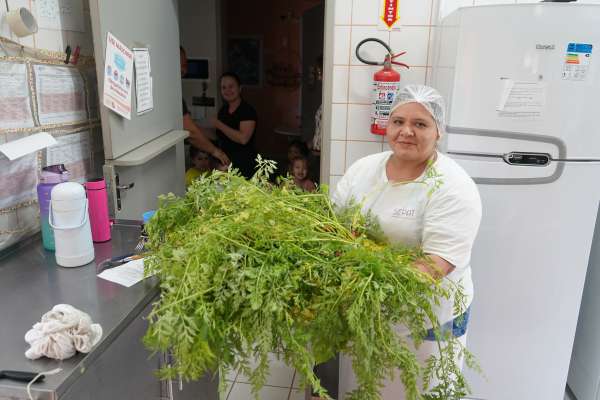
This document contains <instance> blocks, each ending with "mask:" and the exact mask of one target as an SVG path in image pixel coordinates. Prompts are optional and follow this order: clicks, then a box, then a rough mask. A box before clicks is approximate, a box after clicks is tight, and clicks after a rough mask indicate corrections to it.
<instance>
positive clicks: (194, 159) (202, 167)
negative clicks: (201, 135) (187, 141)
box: [185, 146, 227, 187]
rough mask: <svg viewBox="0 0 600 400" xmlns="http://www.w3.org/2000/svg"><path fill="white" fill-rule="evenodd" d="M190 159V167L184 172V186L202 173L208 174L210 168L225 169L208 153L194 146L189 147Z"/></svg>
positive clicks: (225, 168) (188, 184)
mask: <svg viewBox="0 0 600 400" xmlns="http://www.w3.org/2000/svg"><path fill="white" fill-rule="evenodd" d="M190 161H191V163H192V167H191V168H190V169H188V170H187V171H186V173H185V186H186V187H187V186H190V185H191V184H192V182H193V181H195V180H196V179H197V178H198V177H200V176H201V175H204V174H209V173H210V172H211V171H212V170H214V169H218V170H221V171H227V167H224V166H223V165H222V164H221V163H219V162H218V160H216V159H215V158H213V157H212V156H211V155H210V154H208V153H206V152H204V151H202V150H199V149H197V148H195V147H194V146H191V147H190Z"/></svg>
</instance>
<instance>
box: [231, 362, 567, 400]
mask: <svg viewBox="0 0 600 400" xmlns="http://www.w3.org/2000/svg"><path fill="white" fill-rule="evenodd" d="M270 358H271V360H270V361H271V368H270V375H269V377H268V378H267V383H266V385H265V386H264V387H263V388H262V390H261V391H260V392H259V399H260V400H304V399H305V393H304V390H303V389H300V379H298V376H297V374H296V371H295V370H294V369H293V368H290V367H288V366H287V365H285V363H284V362H283V361H281V360H278V359H277V358H276V357H275V356H271V357H270ZM225 379H226V380H227V393H225V395H224V396H222V397H221V400H251V399H253V398H254V397H253V396H252V391H251V385H250V384H249V383H248V378H247V377H245V376H244V375H242V374H240V373H235V372H232V373H230V374H229V375H228V376H226V378H225ZM564 400H577V399H575V398H574V397H572V396H571V394H570V392H569V391H568V390H567V391H566V392H565V397H564Z"/></svg>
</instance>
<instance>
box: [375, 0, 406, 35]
mask: <svg viewBox="0 0 600 400" xmlns="http://www.w3.org/2000/svg"><path fill="white" fill-rule="evenodd" d="M373 4H375V3H373ZM377 28H378V29H379V30H380V31H381V30H383V31H391V30H392V29H400V0H379V10H378V12H377Z"/></svg>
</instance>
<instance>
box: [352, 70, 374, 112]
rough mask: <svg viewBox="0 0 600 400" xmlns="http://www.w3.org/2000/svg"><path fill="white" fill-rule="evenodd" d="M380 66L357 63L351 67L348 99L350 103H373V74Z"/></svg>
mask: <svg viewBox="0 0 600 400" xmlns="http://www.w3.org/2000/svg"><path fill="white" fill-rule="evenodd" d="M380 69H381V67H380V66H375V65H373V66H371V65H364V64H363V65H360V66H359V65H356V66H352V67H350V83H349V93H348V101H349V102H350V103H362V104H371V97H372V93H373V74H374V73H375V72H377V71H378V70H380Z"/></svg>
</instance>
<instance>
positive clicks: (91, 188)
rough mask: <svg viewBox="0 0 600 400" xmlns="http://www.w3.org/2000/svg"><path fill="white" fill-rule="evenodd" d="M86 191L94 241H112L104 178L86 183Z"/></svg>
mask: <svg viewBox="0 0 600 400" xmlns="http://www.w3.org/2000/svg"><path fill="white" fill-rule="evenodd" d="M85 191H86V193H87V198H88V204H89V206H88V210H89V214H90V224H91V227H92V240H93V241H94V242H106V241H107V240H110V221H109V220H108V196H107V194H106V182H105V181H104V178H96V179H90V180H88V181H87V182H86V183H85Z"/></svg>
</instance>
